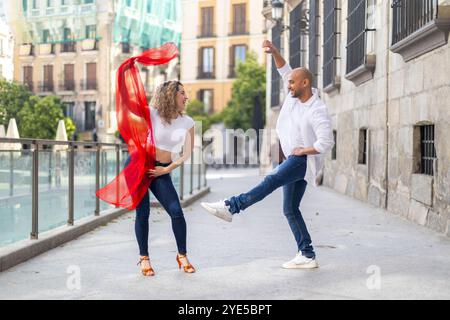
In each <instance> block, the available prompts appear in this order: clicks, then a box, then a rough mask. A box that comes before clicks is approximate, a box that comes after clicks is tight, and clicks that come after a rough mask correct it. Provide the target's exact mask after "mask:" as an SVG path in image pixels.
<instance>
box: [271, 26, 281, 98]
mask: <svg viewBox="0 0 450 320" xmlns="http://www.w3.org/2000/svg"><path fill="white" fill-rule="evenodd" d="M281 29H282V26H281V24H280V23H277V24H276V25H275V26H274V27H273V28H272V43H273V44H274V45H275V46H276V47H277V48H280V47H281ZM271 78H272V79H271V86H272V92H271V99H270V106H271V107H278V106H279V105H280V87H281V86H280V74H279V73H278V70H277V66H276V65H275V61H273V59H272V77H271Z"/></svg>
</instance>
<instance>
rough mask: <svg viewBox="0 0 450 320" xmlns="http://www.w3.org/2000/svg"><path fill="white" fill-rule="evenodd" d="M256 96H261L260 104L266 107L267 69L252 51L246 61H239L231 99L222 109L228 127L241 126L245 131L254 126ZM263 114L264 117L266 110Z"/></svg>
mask: <svg viewBox="0 0 450 320" xmlns="http://www.w3.org/2000/svg"><path fill="white" fill-rule="evenodd" d="M256 96H259V97H260V102H261V103H260V105H261V106H262V108H264V106H265V105H266V103H265V97H266V70H265V68H264V67H263V66H262V65H260V64H259V63H258V60H257V56H256V54H255V53H253V52H251V53H249V54H247V57H246V60H245V62H239V63H238V66H237V69H236V80H235V81H234V82H233V88H232V92H231V100H230V101H229V102H228V104H227V107H226V108H225V109H224V110H223V111H222V118H223V121H224V123H225V126H226V127H227V128H234V129H236V128H239V129H243V130H244V131H246V130H248V129H250V128H252V122H253V121H252V118H253V108H254V103H255V97H256ZM262 115H263V117H264V115H265V114H264V112H262ZM263 122H264V119H263Z"/></svg>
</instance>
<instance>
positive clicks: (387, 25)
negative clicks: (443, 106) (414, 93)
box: [384, 1, 391, 209]
mask: <svg viewBox="0 0 450 320" xmlns="http://www.w3.org/2000/svg"><path fill="white" fill-rule="evenodd" d="M386 10H387V14H386V34H387V37H386V45H387V47H386V100H385V118H386V136H385V138H384V139H385V150H386V152H385V154H386V161H385V192H386V197H385V203H384V208H385V209H387V208H388V200H389V75H390V72H389V71H390V70H389V69H390V68H389V64H390V59H389V58H390V51H389V47H390V39H389V34H390V33H389V31H390V14H391V6H390V1H386Z"/></svg>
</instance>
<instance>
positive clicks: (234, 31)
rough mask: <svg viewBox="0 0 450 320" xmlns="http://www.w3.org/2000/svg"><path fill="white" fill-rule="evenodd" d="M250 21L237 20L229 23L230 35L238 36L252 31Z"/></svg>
mask: <svg viewBox="0 0 450 320" xmlns="http://www.w3.org/2000/svg"><path fill="white" fill-rule="evenodd" d="M249 25H250V24H249V22H248V21H242V22H235V23H230V24H229V29H228V30H230V31H229V33H228V35H230V36H238V35H248V34H249V33H250V32H249V30H250V28H249Z"/></svg>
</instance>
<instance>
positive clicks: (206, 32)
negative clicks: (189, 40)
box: [197, 24, 216, 39]
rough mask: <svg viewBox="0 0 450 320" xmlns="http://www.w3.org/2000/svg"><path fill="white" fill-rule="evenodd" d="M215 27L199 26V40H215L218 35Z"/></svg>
mask: <svg viewBox="0 0 450 320" xmlns="http://www.w3.org/2000/svg"><path fill="white" fill-rule="evenodd" d="M215 27H216V26H215V25H212V24H209V25H200V26H198V32H197V38H198V39H200V38H214V37H216V33H215V32H214V30H215V29H216V28H215Z"/></svg>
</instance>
